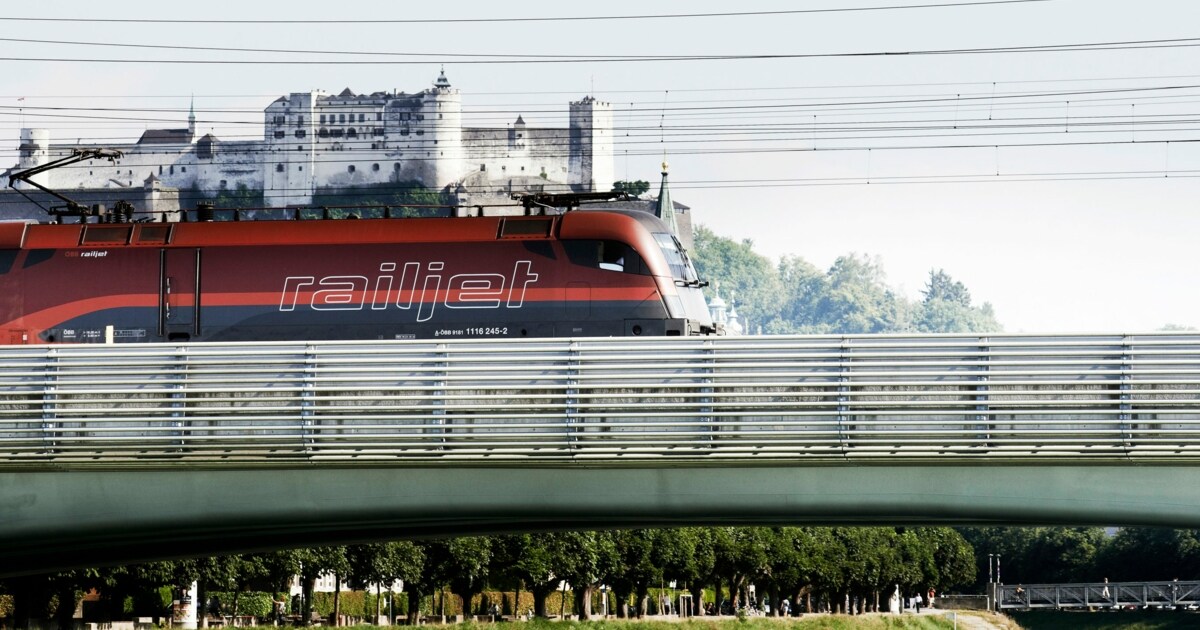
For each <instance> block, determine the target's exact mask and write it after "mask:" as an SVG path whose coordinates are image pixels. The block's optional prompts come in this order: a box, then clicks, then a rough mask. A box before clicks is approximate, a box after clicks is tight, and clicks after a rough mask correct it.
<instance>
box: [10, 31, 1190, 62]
mask: <svg viewBox="0 0 1200 630" xmlns="http://www.w3.org/2000/svg"><path fill="white" fill-rule="evenodd" d="M1198 46H1200V38H1195V37H1192V38H1175V39H1148V40H1125V41H1107V42H1088V43H1073V44H1041V45H1030V46H993V47H984V48H945V49H914V50H890V51H888V50H885V51H865V52H863V51H858V52H830V53H725V54H703V55H700V54H693V55H661V54H659V55H584V56H569V55H562V54H554V55H540V54H524V55H511V54H493V53H457V52H456V53H438V52H428V53H424V52H422V53H396V54H397V55H400V54H402V55H403V56H405V57H422V58H423V59H389V60H378V59H354V60H331V59H319V58H318V59H179V58H177V59H162V58H151V59H146V58H140V59H138V58H101V57H32V56H29V57H25V56H2V57H0V61H8V62H50V63H87V64H106V63H108V64H138V65H148V64H165V65H324V66H344V65H356V66H367V65H380V66H386V65H428V64H430V63H436V62H437V61H439V60H441V61H445V60H448V59H453V60H454V61H453V62H454V63H455V64H463V65H478V64H483V65H497V64H568V63H644V62H697V61H745V60H771V59H831V58H848V57H859V58H865V57H920V56H941V55H982V54H1028V53H1056V52H1091V51H1103V50H1152V49H1162V48H1195V47H1198ZM162 47H165V48H170V46H166V45H164V46H162ZM326 52H328V51H326ZM312 54H316V53H312Z"/></svg>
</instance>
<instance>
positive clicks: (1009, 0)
mask: <svg viewBox="0 0 1200 630" xmlns="http://www.w3.org/2000/svg"><path fill="white" fill-rule="evenodd" d="M1048 1H1049V0H976V1H972V2H943V3H925V4H902V5H881V6H867V7H837V8H829V9H791V10H780V11H730V12H721V13H657V14H643V15H586V16H553V17H502V18H407V19H371V20H347V19H321V20H300V19H291V20H280V19H272V20H229V19H225V20H218V19H187V20H182V19H159V18H74V17H0V21H8V22H71V23H88V24H94V23H104V24H466V23H471V24H489V23H498V22H499V23H503V22H584V21H604V20H662V19H689V18H729V17H771V16H779V15H811V14H819V13H855V12H866V11H896V10H911V9H946V8H955V7H973V6H986V5H1002V4H1029V3H1035V2H1038V3H1040V2H1048Z"/></svg>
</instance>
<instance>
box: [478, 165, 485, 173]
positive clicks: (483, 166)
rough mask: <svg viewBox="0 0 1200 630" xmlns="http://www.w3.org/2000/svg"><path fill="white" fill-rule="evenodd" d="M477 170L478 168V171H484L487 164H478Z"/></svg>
mask: <svg viewBox="0 0 1200 630" xmlns="http://www.w3.org/2000/svg"><path fill="white" fill-rule="evenodd" d="M479 170H480V172H482V171H486V170H487V164H480V165H479Z"/></svg>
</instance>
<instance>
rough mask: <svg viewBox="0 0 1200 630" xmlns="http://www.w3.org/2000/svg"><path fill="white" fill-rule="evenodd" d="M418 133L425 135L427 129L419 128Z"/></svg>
mask: <svg viewBox="0 0 1200 630" xmlns="http://www.w3.org/2000/svg"><path fill="white" fill-rule="evenodd" d="M417 135H418V136H423V135H425V130H424V129H418V130H417Z"/></svg>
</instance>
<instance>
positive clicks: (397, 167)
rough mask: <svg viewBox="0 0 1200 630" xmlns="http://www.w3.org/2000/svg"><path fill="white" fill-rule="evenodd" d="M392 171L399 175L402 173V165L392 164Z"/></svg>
mask: <svg viewBox="0 0 1200 630" xmlns="http://www.w3.org/2000/svg"><path fill="white" fill-rule="evenodd" d="M392 170H393V171H395V172H397V173H399V172H400V163H399V162H396V163H395V164H392Z"/></svg>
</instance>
